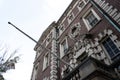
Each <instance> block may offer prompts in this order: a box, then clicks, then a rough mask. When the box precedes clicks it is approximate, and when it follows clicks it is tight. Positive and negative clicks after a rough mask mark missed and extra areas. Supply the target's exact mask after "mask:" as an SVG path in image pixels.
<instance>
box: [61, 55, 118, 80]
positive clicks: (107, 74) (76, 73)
mask: <svg viewBox="0 0 120 80" xmlns="http://www.w3.org/2000/svg"><path fill="white" fill-rule="evenodd" d="M62 80H116V75H115V72H114V70H113V69H111V68H110V67H109V66H108V65H105V64H104V63H102V62H100V61H98V60H96V59H94V58H91V57H89V58H87V59H86V60H84V61H83V62H82V63H80V64H79V65H78V66H77V67H76V68H74V69H73V70H72V71H71V72H68V73H67V74H65V75H64V77H63V78H62Z"/></svg>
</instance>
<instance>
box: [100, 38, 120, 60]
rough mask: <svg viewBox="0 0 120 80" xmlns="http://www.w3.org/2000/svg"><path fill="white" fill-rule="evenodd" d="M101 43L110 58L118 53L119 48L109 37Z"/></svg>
mask: <svg viewBox="0 0 120 80" xmlns="http://www.w3.org/2000/svg"><path fill="white" fill-rule="evenodd" d="M102 44H103V46H104V48H105V49H106V51H107V52H108V54H109V56H110V57H111V58H113V57H114V56H115V55H116V54H119V53H120V50H119V49H118V48H117V46H116V45H115V44H114V42H113V41H112V40H111V39H110V38H108V39H107V40H106V41H104V42H103V43H102Z"/></svg>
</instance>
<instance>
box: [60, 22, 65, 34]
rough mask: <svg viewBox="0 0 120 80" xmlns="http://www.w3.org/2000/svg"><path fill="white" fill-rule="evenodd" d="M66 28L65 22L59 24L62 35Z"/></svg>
mask: <svg viewBox="0 0 120 80" xmlns="http://www.w3.org/2000/svg"><path fill="white" fill-rule="evenodd" d="M64 30H65V26H64V24H61V25H60V26H59V33H60V35H61V34H62V33H63V31H64Z"/></svg>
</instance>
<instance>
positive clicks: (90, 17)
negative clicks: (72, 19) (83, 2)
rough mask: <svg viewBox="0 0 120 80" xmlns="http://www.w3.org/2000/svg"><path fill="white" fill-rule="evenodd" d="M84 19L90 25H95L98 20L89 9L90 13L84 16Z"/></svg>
mask: <svg viewBox="0 0 120 80" xmlns="http://www.w3.org/2000/svg"><path fill="white" fill-rule="evenodd" d="M86 20H87V21H88V23H89V24H90V25H91V26H92V27H93V26H95V25H96V24H97V22H98V19H97V18H96V17H95V16H94V14H93V13H92V11H90V13H89V14H88V15H87V16H86Z"/></svg>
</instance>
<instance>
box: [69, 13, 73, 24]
mask: <svg viewBox="0 0 120 80" xmlns="http://www.w3.org/2000/svg"><path fill="white" fill-rule="evenodd" d="M73 19H74V14H73V13H71V14H70V15H69V16H68V23H71V22H72V20H73Z"/></svg>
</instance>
